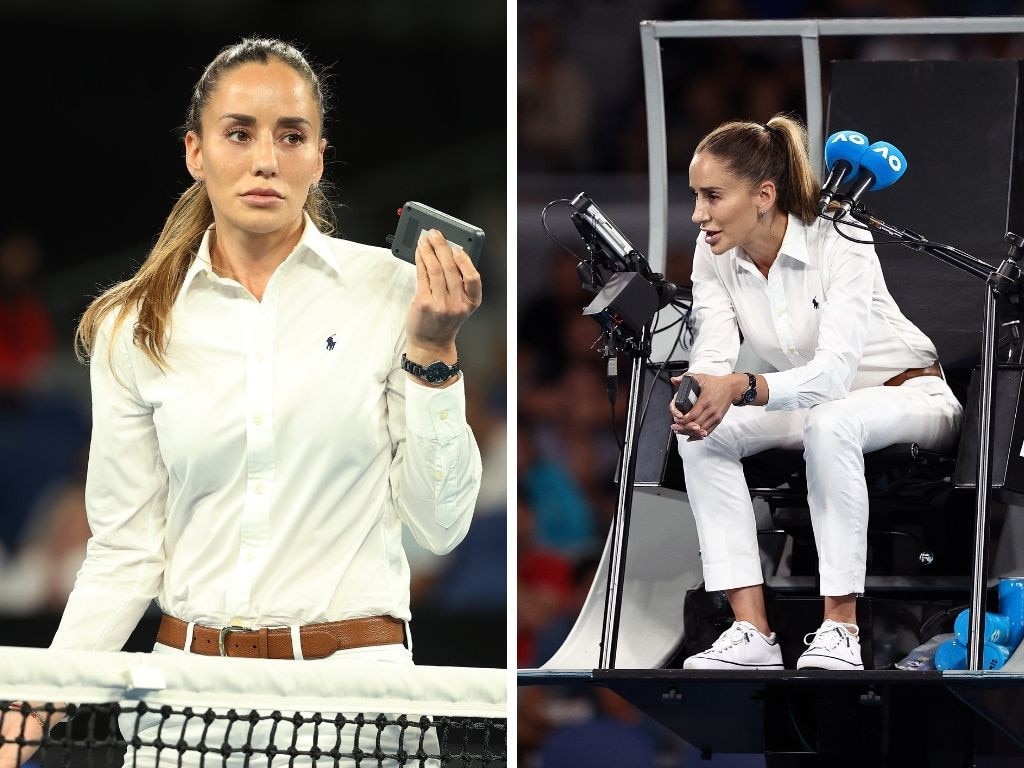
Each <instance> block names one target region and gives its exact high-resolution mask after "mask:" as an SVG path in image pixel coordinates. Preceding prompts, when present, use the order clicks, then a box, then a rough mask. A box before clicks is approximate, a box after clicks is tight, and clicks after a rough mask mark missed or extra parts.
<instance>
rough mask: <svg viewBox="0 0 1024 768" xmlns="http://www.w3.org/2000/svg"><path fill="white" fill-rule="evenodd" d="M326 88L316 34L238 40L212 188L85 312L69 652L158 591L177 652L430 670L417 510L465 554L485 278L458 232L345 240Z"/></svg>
mask: <svg viewBox="0 0 1024 768" xmlns="http://www.w3.org/2000/svg"><path fill="white" fill-rule="evenodd" d="M324 102H325V96H324V92H323V87H322V84H321V78H320V77H319V76H318V74H317V73H316V72H315V71H314V69H313V68H311V66H310V64H309V63H308V62H307V61H306V59H305V58H304V56H303V55H302V53H300V52H299V51H298V50H297V49H296V48H294V47H292V46H291V45H288V44H286V43H283V42H280V41H276V40H268V39H255V38H253V39H246V40H243V41H242V42H241V43H239V44H237V45H233V46H230V47H228V48H225V49H224V50H222V51H221V52H220V53H219V54H218V55H217V57H216V58H215V59H214V60H213V61H212V62H211V63H210V65H209V66H208V67H207V68H206V70H205V72H204V73H203V75H202V77H201V78H200V80H199V82H198V83H197V85H196V87H195V90H194V92H193V94H192V100H191V104H190V106H189V109H188V118H187V121H186V126H185V128H186V133H185V140H184V143H185V160H186V165H187V168H188V171H189V173H190V174H191V175H192V177H193V178H194V180H195V183H194V184H192V186H191V187H190V188H189V189H188V190H187V191H186V192H185V193H184V194H183V195H182V196H181V198H180V199H179V201H178V202H177V204H176V205H175V206H174V208H173V210H172V211H171V214H170V216H169V217H168V219H167V222H166V224H165V225H164V228H163V231H162V232H161V234H160V237H159V239H158V241H157V243H156V245H155V246H154V248H153V250H152V251H151V252H150V254H149V257H148V258H147V260H146V261H145V263H144V264H143V265H142V267H141V268H140V269H139V271H138V273H137V274H136V275H135V276H134V277H132V278H131V279H129V280H127V281H126V282H124V283H121V284H119V285H117V286H115V287H114V288H112V289H110V290H109V291H107V292H106V293H105V294H103V295H102V296H100V297H99V298H98V299H97V300H96V301H95V302H94V303H93V304H92V306H91V307H90V308H89V309H88V311H87V312H86V313H85V315H84V317H83V318H82V321H81V324H80V326H79V329H78V341H79V342H80V344H81V347H82V349H83V350H84V352H85V353H86V354H87V355H88V358H89V360H90V367H91V378H92V391H93V417H94V424H93V434H92V443H91V453H90V460H89V473H88V480H87V486H86V502H87V508H88V515H89V523H90V526H91V529H92V538H91V539H90V541H89V545H88V554H87V556H86V560H85V563H84V564H83V566H82V569H81V571H80V572H79V574H78V579H77V582H76V584H75V587H74V590H73V592H72V594H71V596H70V598H69V600H68V604H67V607H66V609H65V611H64V615H63V618H62V620H61V623H60V627H59V629H58V630H57V633H56V636H55V637H54V640H53V644H52V647H54V648H61V649H67V648H73V649H89V650H108V651H116V650H120V649H121V648H122V647H123V644H124V642H125V641H126V640H127V638H128V636H129V634H130V633H131V631H132V630H133V629H134V628H135V626H136V624H137V623H138V621H139V619H140V617H141V616H142V614H143V612H144V611H145V610H146V608H147V606H148V605H149V604H150V601H151V600H153V599H154V598H155V599H156V600H157V602H158V604H159V606H160V608H161V609H162V610H163V612H164V617H163V620H162V623H161V625H160V631H159V634H158V636H157V644H156V646H155V648H154V652H164V653H184V652H191V653H199V654H208V655H218V654H219V653H220V652H221V651H222V650H223V652H224V653H226V654H227V655H231V656H264V657H270V658H285V659H291V658H297V659H319V658H325V657H328V656H333V657H334V658H340V657H344V656H346V655H350V656H351V655H352V654H357V655H358V656H357V657H358V658H359V659H361V660H364V659H365V660H382V661H389V662H398V663H406V664H411V663H412V655H411V638H410V634H409V627H408V622H409V619H410V613H409V569H408V564H407V561H406V557H405V553H404V552H403V550H402V545H401V527H402V524H403V523H404V524H405V525H407V526H409V528H410V529H411V530H412V532H413V534H414V535H415V537H416V539H417V540H418V541H419V542H420V543H421V544H422V545H424V546H425V547H427V548H428V549H430V550H432V551H434V552H437V553H444V552H447V551H449V550H451V549H452V548H453V547H454V546H455V545H456V544H458V543H459V542H460V541H461V540H462V538H463V537H464V536H465V534H466V531H467V529H468V527H469V524H470V519H471V516H472V511H473V507H474V503H475V500H476V495H477V491H478V488H479V483H480V454H479V451H478V449H477V445H476V442H475V440H474V438H473V435H472V432H471V431H470V429H469V427H468V425H467V423H466V420H465V398H464V391H463V382H462V376H461V373H459V371H458V365H457V359H458V354H457V350H456V344H455V337H456V334H457V332H458V330H459V327H460V326H461V325H462V323H463V322H464V321H465V320H466V318H467V317H469V315H470V314H471V313H472V312H473V311H474V310H475V309H476V308H477V307H478V306H479V305H480V302H481V296H482V293H481V282H480V276H479V274H478V272H477V271H476V269H475V268H474V266H473V264H472V262H471V261H470V259H469V257H468V256H467V255H466V254H465V253H464V252H463V251H462V250H460V249H458V248H456V249H454V250H453V249H452V248H450V247H449V245H448V244H447V242H446V240H445V239H444V237H443V236H441V234H440V233H439V232H436V231H431V232H430V233H428V234H426V235H424V236H423V237H421V239H420V242H419V245H418V247H417V249H416V267H415V268H413V267H412V266H411V265H408V264H406V263H405V262H402V261H400V260H398V259H396V258H394V257H393V256H392V255H391V253H390V252H389V251H387V250H385V249H381V248H374V247H370V246H365V245H360V244H358V243H353V242H349V241H346V240H340V239H335V238H332V237H330V236H329V234H328V233H329V232H330V231H331V224H330V218H329V213H330V209H329V205H328V203H327V200H326V198H325V196H324V194H323V193H322V191H321V189H320V186H319V182H320V178H321V175H322V173H323V169H324V150H325V148H326V146H327V140H326V138H324V136H323V124H324V109H325V104H324ZM435 361H441V363H443V364H444V365H442V366H434V367H433V368H432V372H433V373H436V371H437V369H438V368H440V369H441V375H440V376H437V375H434V376H432V377H431V378H432V380H431V381H427V380H426V379H424V378H422V377H421V375H418V374H422V373H423V371H422V370H421V369H420V368H417V367H416V366H421V367H425V366H428V365H429V364H431V363H433V362H435ZM412 364H414V365H412ZM410 368H411V369H412V371H414V372H409V369H410ZM225 627H242V628H245V629H244V630H241V629H239V630H235V629H232V630H229V631H223V632H222V629H223V628H225ZM261 628H273V629H269V630H268V631H267V632H261V631H259V630H260V629H261ZM186 642H187V643H188V647H187V648H186ZM221 644H223V648H221V647H220V646H221ZM7 714H8V715H11V714H13V713H7ZM15 721H17V722H15ZM22 727H23V724H22V722H21V717H17V718H15V717H7V718H5V725H4V731H5V735H12V734H17V733H19V732H20V730H21V728H22ZM24 727H25V728H26V736H28V737H29V738H32V737H33V736H34V735H38V732H39V730H41V729H40V726H39V724H38V723H37V718H35V717H30V719H29V720H27V721H26V722H25V724H24ZM9 731H10V733H8V732H9ZM23 757H24V753H23ZM6 764H7V765H10V764H11V761H10V760H8V761H7V763H6Z"/></svg>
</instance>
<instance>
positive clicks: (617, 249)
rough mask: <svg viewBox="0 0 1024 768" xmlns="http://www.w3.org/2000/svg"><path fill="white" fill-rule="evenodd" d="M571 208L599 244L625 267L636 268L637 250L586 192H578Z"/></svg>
mask: <svg viewBox="0 0 1024 768" xmlns="http://www.w3.org/2000/svg"><path fill="white" fill-rule="evenodd" d="M572 207H573V208H575V209H576V213H575V214H573V215H574V216H579V217H580V218H582V219H583V220H584V221H585V222H586V223H587V224H589V225H590V227H591V229H593V230H594V232H595V234H597V236H598V238H600V240H601V244H602V245H603V246H604V247H605V248H607V249H608V250H609V251H611V253H612V254H613V255H615V256H616V257H617V258H618V260H619V261H620V262H621V263H622V264H624V265H625V266H626V267H632V268H633V269H635V268H636V264H637V250H636V248H634V247H633V246H632V244H630V242H629V240H627V239H626V236H625V235H624V234H622V232H621V231H619V228H618V227H616V226H615V225H614V224H612V223H611V221H609V220H608V217H607V216H605V215H604V213H602V212H601V209H600V208H598V207H597V205H596V204H595V203H594V201H593V200H591V199H590V198H589V197H587V194H586V192H580V193H579V194H578V195H576V197H575V198H573V201H572Z"/></svg>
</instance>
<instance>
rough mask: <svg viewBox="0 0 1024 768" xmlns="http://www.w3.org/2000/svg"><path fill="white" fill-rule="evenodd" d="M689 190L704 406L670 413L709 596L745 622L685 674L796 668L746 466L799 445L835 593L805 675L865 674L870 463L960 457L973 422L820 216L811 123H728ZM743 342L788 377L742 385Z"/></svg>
mask: <svg viewBox="0 0 1024 768" xmlns="http://www.w3.org/2000/svg"><path fill="white" fill-rule="evenodd" d="M690 187H691V191H692V192H693V194H694V201H695V202H694V213H693V221H694V222H695V223H697V224H699V225H700V229H701V233H700V237H699V238H698V240H697V246H696V250H695V253H694V259H693V312H694V319H695V323H696V327H695V340H694V347H693V351H692V354H691V358H690V366H689V370H690V375H692V376H693V377H694V378H695V379H697V381H698V382H699V384H700V395H699V398H698V399H697V401H696V403H695V404H694V406H693V408H692V409H691V410H690V411H689V412H687V413H686V414H683V413H682V412H680V411H679V410H678V409H677V408H676V407H675V405H674V404H673V405H670V410H671V412H672V416H673V422H674V423H673V426H672V429H673V430H674V431H675V432H676V434H677V436H678V444H679V453H680V455H681V457H682V459H683V465H684V468H685V472H686V487H687V493H688V496H689V501H690V504H691V506H692V508H693V514H694V518H695V520H696V523H697V533H698V538H699V540H700V550H701V560H702V566H703V570H704V582H705V587H706V588H707V589H709V590H724V591H725V593H726V596H727V597H728V600H729V604H730V606H731V607H732V610H733V613H734V616H735V619H736V621H735V622H734V623H733V625H732V627H730V628H729V629H728V630H726V631H725V632H724V633H723V634H722V636H721V637H720V638H719V639H718V640H717V641H715V643H714V645H713V646H712V647H711V648H709V649H708V650H706V651H704V652H702V653H698V654H696V655H695V656H691V657H690V658H688V659H687V660H686V661H685V662H684V667H685V668H687V669H715V668H718V669H737V668H748V669H781V668H782V654H781V652H780V649H779V645H778V642H777V640H776V637H775V633H774V632H771V630H770V627H769V626H768V620H767V616H766V612H765V604H764V594H763V592H762V587H761V585H762V583H763V576H762V573H761V559H760V556H759V553H758V544H757V532H756V529H755V524H754V512H753V507H752V504H751V501H750V494H749V493H748V491H747V485H746V481H745V479H744V475H743V469H742V466H741V464H740V459H742V458H743V457H744V456H750V455H752V454H756V453H759V452H760V451H763V450H766V449H768V448H773V447H784V448H803V450H804V458H805V461H806V463H807V490H808V494H807V501H808V506H809V507H810V512H811V523H812V526H813V528H814V539H815V544H816V545H817V549H818V568H819V573H820V577H821V578H820V584H821V594H822V596H823V597H824V620H823V622H822V624H821V625H820V627H818V629H816V630H812V631H811V632H810V633H809V634H808V635H807V636H806V638H807V639H806V640H805V642H806V643H807V645H808V648H807V650H806V651H804V653H803V655H802V656H801V657H800V659H799V661H798V662H797V668H798V669H805V668H824V669H836V670H839V669H863V662H862V660H861V655H860V642H859V639H858V635H859V631H858V628H857V623H856V622H857V617H856V597H857V595H858V594H860V593H862V592H863V591H864V576H865V563H866V557H867V518H868V497H867V488H866V483H865V479H864V452H866V451H873V450H877V449H879V448H884V447H885V446H887V445H893V444H895V443H902V442H911V441H913V442H917V443H919V444H920V445H921V446H922V447H924V448H930V449H941V448H945V447H947V446H949V445H950V444H951V443H952V442H953V441H954V440H955V439H956V435H957V433H958V431H959V426H960V420H961V416H962V408H961V406H960V403H959V402H958V401H957V399H956V397H955V396H954V395H953V393H952V391H951V390H950V388H949V387H948V386H947V384H946V382H945V380H944V378H943V377H942V372H941V370H940V368H939V365H938V363H937V357H938V356H937V354H936V351H935V346H934V345H933V344H932V342H931V340H930V339H929V338H928V337H927V336H925V335H924V334H923V333H922V332H921V331H920V329H918V328H917V326H915V325H914V324H913V323H911V322H910V321H909V320H908V319H907V318H906V317H904V316H903V314H902V313H901V312H900V309H899V307H897V306H896V302H895V301H894V300H893V298H892V296H891V295H890V294H889V291H888V289H887V288H886V286H885V280H884V278H883V276H882V270H881V267H880V265H879V262H878V256H877V255H876V254H875V250H874V246H872V245H870V244H857V243H853V242H850V241H849V240H846V239H843V238H842V237H841V236H840V235H839V234H837V233H836V232H835V230H834V229H833V226H832V223H831V222H830V221H828V222H826V221H824V220H822V219H819V218H817V217H816V208H817V205H816V203H817V196H818V185H817V182H816V179H815V177H814V173H813V172H812V170H811V164H810V159H809V158H808V156H807V147H806V134H805V132H804V129H803V126H801V125H800V124H799V123H797V122H796V121H794V120H792V119H791V118H788V117H786V116H783V115H777V116H776V117H773V118H772V119H771V120H769V121H768V123H767V124H765V125H761V124H758V123H749V122H732V123H727V124H724V125H722V126H719V127H718V128H716V129H715V130H714V131H712V132H711V133H710V134H708V135H707V136H706V137H705V138H704V139H703V140H702V141H701V142H700V144H699V145H698V146H697V149H696V151H695V153H694V155H693V160H692V161H691V163H690ZM741 332H742V334H743V339H744V340H745V343H746V344H748V345H749V346H750V348H751V349H752V351H753V352H754V353H755V354H756V355H757V356H758V357H759V358H760V359H762V360H764V361H765V362H767V363H768V364H769V365H770V366H771V367H772V368H773V369H774V371H775V372H772V373H765V374H757V375H755V374H752V373H745V372H737V371H735V365H736V361H737V355H738V351H739V344H740V333H741ZM676 381H677V382H678V381H680V380H679V379H677V380H676ZM808 629H812V628H811V627H808Z"/></svg>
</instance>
